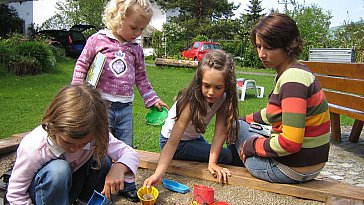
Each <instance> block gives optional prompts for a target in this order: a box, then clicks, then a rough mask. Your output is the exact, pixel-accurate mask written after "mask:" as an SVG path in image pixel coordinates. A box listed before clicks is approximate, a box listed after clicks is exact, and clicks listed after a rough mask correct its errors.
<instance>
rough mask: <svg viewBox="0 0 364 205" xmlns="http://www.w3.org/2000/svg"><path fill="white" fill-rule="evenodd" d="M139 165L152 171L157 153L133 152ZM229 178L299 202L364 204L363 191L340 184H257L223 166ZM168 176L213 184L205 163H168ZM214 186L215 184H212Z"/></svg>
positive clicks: (239, 170)
mask: <svg viewBox="0 0 364 205" xmlns="http://www.w3.org/2000/svg"><path fill="white" fill-rule="evenodd" d="M137 152H138V154H139V157H140V161H139V167H140V168H145V169H153V170H155V169H156V167H157V164H158V158H159V154H158V153H152V152H147V151H141V150H137ZM224 167H227V168H228V169H230V171H232V173H233V175H232V176H231V177H230V178H229V184H231V185H241V186H245V187H249V188H252V189H258V190H262V191H268V192H273V193H277V194H284V195H289V196H294V197H298V198H302V199H310V200H315V201H321V202H326V200H327V199H328V198H329V197H340V198H348V199H354V200H362V201H363V202H364V188H361V187H356V186H352V185H348V184H343V183H336V182H328V181H322V180H313V181H310V182H306V183H304V184H293V185H292V184H278V183H269V182H266V181H263V180H259V179H257V178H255V177H253V176H251V175H250V174H249V172H248V171H247V170H246V169H245V168H243V167H236V166H227V165H224ZM167 172H168V173H172V174H178V175H183V176H189V177H193V178H198V179H204V180H209V181H216V179H215V178H213V177H212V175H211V174H210V172H209V171H208V169H207V163H199V162H192V161H180V160H172V162H171V164H170V166H169V167H168V169H167ZM216 182H217V181H216Z"/></svg>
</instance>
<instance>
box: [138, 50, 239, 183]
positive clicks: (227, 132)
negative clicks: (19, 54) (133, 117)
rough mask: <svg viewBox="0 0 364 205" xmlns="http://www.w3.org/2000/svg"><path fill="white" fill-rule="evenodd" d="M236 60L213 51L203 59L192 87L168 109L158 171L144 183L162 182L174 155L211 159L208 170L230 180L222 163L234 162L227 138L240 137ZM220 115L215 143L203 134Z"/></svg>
mask: <svg viewBox="0 0 364 205" xmlns="http://www.w3.org/2000/svg"><path fill="white" fill-rule="evenodd" d="M235 84H236V80H235V74H234V64H233V61H232V59H231V58H230V57H229V55H228V54H226V53H225V52H223V51H211V52H209V53H207V54H206V55H205V57H204V58H203V59H202V60H201V61H200V62H199V65H198V68H197V70H196V73H195V76H194V78H193V80H192V82H191V84H190V86H189V87H188V88H187V89H185V90H182V92H181V93H180V94H179V96H178V97H177V102H175V103H174V105H173V106H172V108H171V109H170V110H169V112H168V117H167V119H166V122H165V124H164V125H163V127H162V131H161V136H160V146H161V148H162V152H161V155H160V158H159V162H158V166H157V169H156V171H155V173H154V174H153V175H152V176H151V177H149V178H148V179H146V180H145V182H144V186H147V187H149V186H151V185H154V184H156V183H158V182H160V181H161V179H162V177H163V175H164V173H165V172H166V170H167V168H168V166H169V164H170V162H171V160H172V158H173V159H178V160H191V161H199V162H209V165H208V169H209V171H210V172H211V174H213V175H214V176H215V177H218V180H219V181H222V182H224V181H225V182H226V177H227V175H230V172H229V170H227V169H225V168H224V169H223V168H222V167H220V166H219V165H218V163H222V164H230V163H231V162H232V153H231V151H230V150H229V149H227V148H223V144H224V142H225V141H228V142H232V141H234V139H235V137H236V136H237V129H235V125H237V124H238V99H237V94H236V87H235V86H236V85H235ZM214 115H216V124H215V133H214V136H213V140H212V144H209V143H208V142H207V141H206V140H205V139H204V138H203V136H202V133H204V132H205V130H206V128H207V125H208V124H209V123H210V121H211V119H212V118H213V116H214Z"/></svg>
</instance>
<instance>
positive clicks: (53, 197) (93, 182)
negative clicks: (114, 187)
mask: <svg viewBox="0 0 364 205" xmlns="http://www.w3.org/2000/svg"><path fill="white" fill-rule="evenodd" d="M95 164H96V161H95V160H93V159H92V158H90V160H88V161H87V162H86V163H85V164H84V165H83V166H82V167H80V169H78V170H77V171H76V172H74V173H73V174H72V168H71V166H70V164H69V162H67V161H65V160H62V159H55V160H52V161H49V162H48V163H47V164H46V165H44V166H43V168H41V169H40V170H39V171H38V173H37V174H36V175H35V177H34V178H33V181H32V183H31V185H30V187H29V190H28V191H29V194H30V197H31V199H32V201H33V203H34V204H37V205H46V204H52V205H58V204H59V205H65V204H72V203H74V202H75V201H76V200H77V199H78V200H81V201H83V202H87V201H88V200H89V199H90V198H91V196H92V194H93V191H94V190H96V191H98V192H101V191H102V190H103V188H104V184H105V177H106V175H107V173H108V172H109V170H110V168H111V165H112V162H111V159H110V158H109V157H105V158H104V159H103V160H102V162H101V169H94V168H92V167H94V166H95ZM132 189H135V183H126V182H124V190H123V191H130V190H132Z"/></svg>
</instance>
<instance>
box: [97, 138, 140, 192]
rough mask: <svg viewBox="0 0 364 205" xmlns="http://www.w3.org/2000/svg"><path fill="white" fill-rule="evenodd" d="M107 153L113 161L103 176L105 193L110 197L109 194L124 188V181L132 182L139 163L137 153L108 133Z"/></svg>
mask: <svg viewBox="0 0 364 205" xmlns="http://www.w3.org/2000/svg"><path fill="white" fill-rule="evenodd" d="M107 155H108V156H109V157H110V158H111V159H113V160H114V161H115V163H114V164H113V165H112V166H111V168H110V170H109V173H108V174H107V176H106V178H105V185H104V189H103V190H102V192H101V193H102V194H105V195H106V197H107V198H109V199H110V197H111V195H110V194H115V193H117V192H118V191H119V190H123V189H124V181H126V182H129V183H130V182H134V180H135V175H136V172H137V169H138V165H139V157H138V153H137V152H136V151H135V150H134V149H133V148H132V147H130V146H128V145H126V144H125V143H124V142H122V141H120V140H118V139H116V138H115V137H114V136H113V135H112V134H111V133H109V147H108V150H107Z"/></svg>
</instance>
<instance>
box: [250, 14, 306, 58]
mask: <svg viewBox="0 0 364 205" xmlns="http://www.w3.org/2000/svg"><path fill="white" fill-rule="evenodd" d="M257 36H259V37H260V38H261V39H263V41H264V42H265V43H266V44H267V45H268V46H269V47H271V48H283V49H284V50H285V51H286V52H287V54H288V55H289V56H291V57H298V55H299V54H300V53H301V52H302V49H303V41H302V39H301V34H300V31H299V30H298V27H297V25H296V22H295V21H294V20H292V19H291V18H290V17H289V16H287V15H285V14H280V13H271V14H269V15H268V16H264V17H262V18H261V19H260V20H259V22H258V23H257V24H256V25H255V26H254V27H253V29H252V32H251V35H250V38H251V41H252V43H253V44H254V45H256V37H257Z"/></svg>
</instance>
